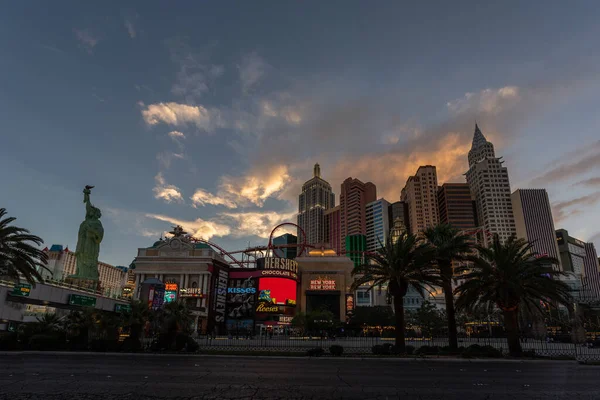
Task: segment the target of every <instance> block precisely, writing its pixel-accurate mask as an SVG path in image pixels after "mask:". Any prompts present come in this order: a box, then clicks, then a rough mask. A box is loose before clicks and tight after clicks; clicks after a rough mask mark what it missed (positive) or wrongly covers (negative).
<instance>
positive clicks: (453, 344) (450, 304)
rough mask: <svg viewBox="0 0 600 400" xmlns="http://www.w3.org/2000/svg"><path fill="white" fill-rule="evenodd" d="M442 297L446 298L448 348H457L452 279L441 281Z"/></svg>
mask: <svg viewBox="0 0 600 400" xmlns="http://www.w3.org/2000/svg"><path fill="white" fill-rule="evenodd" d="M443 286H444V287H443V289H444V297H445V298H446V316H447V318H448V342H449V345H450V350H452V351H456V350H458V338H457V330H456V311H455V310H454V295H453V294H452V281H451V280H449V281H445V282H444V283H443Z"/></svg>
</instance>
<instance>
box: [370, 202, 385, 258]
mask: <svg viewBox="0 0 600 400" xmlns="http://www.w3.org/2000/svg"><path fill="white" fill-rule="evenodd" d="M365 207H366V208H365V210H366V217H367V224H366V226H367V251H375V250H377V249H378V248H379V247H381V246H385V243H386V242H387V239H388V237H389V234H390V218H389V215H388V211H389V208H390V203H389V202H388V201H387V200H385V199H379V200H375V201H372V202H370V203H367V205H366V206H365Z"/></svg>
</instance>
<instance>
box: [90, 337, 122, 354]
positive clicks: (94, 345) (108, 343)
mask: <svg viewBox="0 0 600 400" xmlns="http://www.w3.org/2000/svg"><path fill="white" fill-rule="evenodd" d="M119 347H120V344H119V341H118V340H116V339H93V340H92V341H91V342H90V350H91V351H98V352H106V351H119Z"/></svg>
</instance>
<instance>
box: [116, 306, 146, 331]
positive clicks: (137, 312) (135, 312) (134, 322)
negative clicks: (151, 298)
mask: <svg viewBox="0 0 600 400" xmlns="http://www.w3.org/2000/svg"><path fill="white" fill-rule="evenodd" d="M148 318H149V310H148V305H147V304H145V303H144V302H142V301H139V300H134V301H132V302H131V309H130V310H129V311H126V312H124V313H123V314H122V315H121V320H122V324H123V327H124V328H129V337H130V338H132V339H135V340H139V339H140V335H141V334H142V329H143V328H144V325H145V324H146V321H148Z"/></svg>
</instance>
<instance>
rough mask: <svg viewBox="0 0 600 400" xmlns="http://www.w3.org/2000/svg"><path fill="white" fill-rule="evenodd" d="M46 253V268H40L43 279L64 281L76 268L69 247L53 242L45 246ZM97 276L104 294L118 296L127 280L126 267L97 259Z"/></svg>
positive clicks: (74, 258)
mask: <svg viewBox="0 0 600 400" xmlns="http://www.w3.org/2000/svg"><path fill="white" fill-rule="evenodd" d="M44 251H45V252H46V253H47V254H48V265H47V267H48V269H49V271H46V270H44V269H42V270H40V273H41V275H42V277H43V278H44V280H54V281H64V280H65V279H66V278H67V277H68V276H69V275H74V274H75V271H76V269H77V256H76V255H75V252H73V251H70V250H69V247H68V246H67V247H63V246H62V245H60V244H53V245H52V246H50V249H48V248H45V249H44ZM98 277H99V280H100V287H101V288H102V292H103V294H104V295H105V296H109V297H118V296H121V295H122V294H123V287H124V286H125V283H126V280H127V269H126V268H124V267H115V266H113V265H110V264H107V263H105V262H102V261H98Z"/></svg>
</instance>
